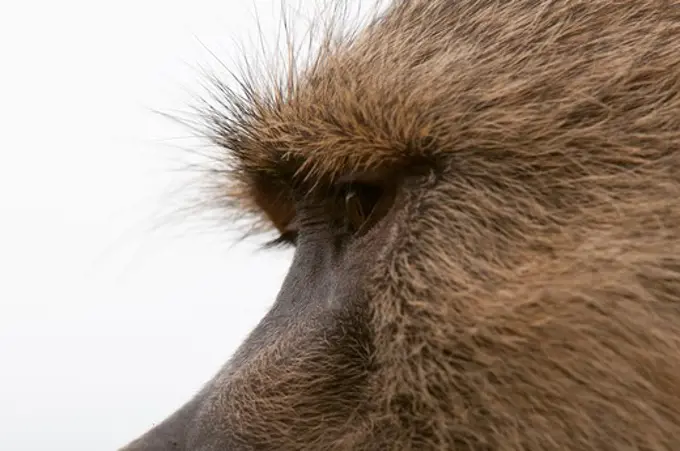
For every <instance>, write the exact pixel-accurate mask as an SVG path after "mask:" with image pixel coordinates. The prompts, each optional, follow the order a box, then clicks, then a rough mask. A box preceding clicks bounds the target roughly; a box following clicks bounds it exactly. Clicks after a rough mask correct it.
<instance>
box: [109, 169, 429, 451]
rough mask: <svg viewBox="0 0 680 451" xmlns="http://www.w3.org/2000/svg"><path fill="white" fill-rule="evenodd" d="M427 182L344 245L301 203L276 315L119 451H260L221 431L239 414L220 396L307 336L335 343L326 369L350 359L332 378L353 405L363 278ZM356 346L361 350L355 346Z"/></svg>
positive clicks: (362, 325) (364, 361)
mask: <svg viewBox="0 0 680 451" xmlns="http://www.w3.org/2000/svg"><path fill="white" fill-rule="evenodd" d="M421 174H422V172H421ZM428 178H429V177H423V176H422V175H416V176H413V177H411V179H412V181H413V182H416V183H410V184H402V185H401V186H402V190H401V191H402V196H398V197H397V198H396V199H394V202H393V203H392V204H391V207H390V208H389V209H387V210H386V211H384V216H383V217H382V218H381V219H380V220H379V221H377V222H376V223H374V226H373V227H372V228H371V229H370V230H368V231H367V232H366V233H365V234H363V235H361V236H358V237H357V236H349V235H345V236H344V237H343V238H342V239H340V240H339V239H338V236H339V233H340V231H339V230H337V227H336V226H335V225H333V224H332V223H331V221H329V220H328V218H327V215H326V214H324V212H323V211H321V209H320V208H319V207H318V206H315V205H314V201H307V202H303V203H302V204H303V205H300V203H298V205H297V219H296V221H297V223H298V224H299V226H298V228H299V232H298V238H297V242H296V250H295V255H294V258H293V262H292V265H291V267H290V270H289V272H288V274H287V276H286V278H285V280H284V282H283V285H282V287H281V289H280V291H279V294H278V296H277V298H276V302H275V303H274V305H273V306H272V308H271V310H270V311H269V312H268V313H267V315H266V316H265V317H264V318H263V319H262V321H261V322H260V323H259V324H258V326H257V327H256V328H255V329H254V330H253V331H252V333H251V334H250V335H249V337H248V338H247V339H246V340H245V342H244V343H242V345H241V346H240V347H239V349H238V350H237V351H236V353H235V355H234V356H233V357H232V358H231V360H230V361H229V362H228V363H227V364H226V365H225V366H224V367H223V368H222V369H221V370H220V372H219V373H218V374H217V375H216V376H215V377H214V378H213V379H212V380H211V381H210V382H209V383H208V384H206V386H205V387H204V388H203V389H202V390H201V391H200V392H199V393H198V394H197V395H196V396H195V397H194V398H193V399H192V400H190V401H189V402H188V403H186V404H185V405H184V406H183V407H181V408H180V409H179V410H178V411H177V412H175V413H174V414H173V415H171V416H170V417H169V418H167V419H166V420H165V421H163V422H162V423H160V424H158V425H157V426H155V427H154V428H153V429H151V430H150V431H148V432H147V433H146V434H144V435H143V436H141V437H140V438H138V439H136V440H135V441H133V442H132V443H130V444H129V445H127V446H126V447H124V448H122V450H121V451H165V450H191V451H218V450H220V451H224V450H230V451H239V450H250V449H263V447H262V444H254V443H248V442H247V439H245V440H246V441H244V440H243V439H242V438H237V437H235V436H234V434H232V432H231V431H229V430H225V429H224V427H223V426H222V425H221V424H222V420H221V418H222V416H223V415H226V414H227V413H226V412H229V410H230V409H234V408H238V407H237V406H229V405H228V401H227V405H225V401H224V396H223V395H224V394H225V393H227V392H229V391H230V390H239V387H238V386H234V384H233V383H232V376H233V375H234V374H235V373H237V372H238V371H239V369H240V368H242V367H245V366H246V365H248V364H249V362H251V361H255V360H257V359H258V356H259V354H260V353H264V352H266V351H267V349H268V348H269V349H270V348H272V347H274V346H277V345H278V344H280V340H284V339H285V340H286V341H290V342H297V343H300V342H301V343H304V342H305V341H306V340H307V339H308V338H309V337H317V338H318V337H319V336H323V337H324V338H325V339H326V340H328V341H329V342H330V346H329V348H328V349H329V351H328V352H329V367H332V366H334V365H337V363H336V362H337V361H338V360H337V359H338V355H337V354H342V353H345V354H346V355H345V356H344V359H345V360H344V362H345V365H343V368H344V370H343V371H344V373H338V374H336V375H335V377H337V386H338V387H339V390H346V393H347V399H352V398H351V397H352V395H353V392H355V391H356V390H357V382H356V380H354V381H353V380H351V377H349V378H348V377H347V375H346V373H347V372H349V373H355V372H359V373H367V372H368V371H366V370H369V365H370V362H369V360H370V358H369V357H368V355H369V353H370V349H371V346H372V343H371V339H370V333H369V332H368V331H367V327H366V323H367V322H368V321H367V319H366V315H367V309H366V296H365V295H363V290H362V275H363V274H365V273H366V271H367V269H369V268H370V266H371V262H373V261H375V260H374V258H375V256H376V255H378V253H380V252H381V251H384V249H385V248H387V247H389V244H390V243H391V242H393V241H394V236H393V234H394V231H395V228H394V226H395V225H396V224H397V223H400V224H401V225H402V226H403V225H404V224H408V223H409V218H407V217H405V216H404V213H405V211H406V210H407V209H406V208H404V205H405V199H404V197H406V196H404V195H405V194H407V193H408V192H409V191H410V193H409V194H411V195H413V194H414V191H416V190H415V189H414V187H416V186H421V187H423V188H422V189H424V186H425V185H424V184H421V183H417V182H418V181H420V182H426V180H427V179H428ZM402 181H405V178H402ZM430 181H431V179H430ZM406 185H410V186H411V188H410V189H409V188H407V187H406ZM408 197H411V196H408ZM318 202H320V201H317V203H318ZM310 204H312V205H310ZM341 236H342V235H341ZM284 337H285V338H284ZM357 343H359V344H360V346H356V344H357ZM347 344H350V345H351V346H348V345H347ZM362 347H363V349H364V352H362V351H361V348H362ZM284 349H285V350H286V351H285V352H286V353H287V354H286V355H284V356H283V358H282V361H285V360H287V359H288V358H297V357H301V358H305V357H307V354H306V352H305V347H304V345H302V346H292V347H285V348H284ZM347 349H354V351H351V350H350V351H347ZM357 349H358V350H357ZM334 350H335V351H337V353H336V352H334ZM331 354H332V356H331ZM258 370H259V371H261V372H266V373H268V374H271V375H276V374H278V373H279V369H278V368H277V367H274V366H269V367H264V368H259V369H258ZM354 370H357V371H354ZM369 371H370V370H369ZM274 377H276V376H274ZM348 379H349V380H348ZM303 396H304V395H303ZM321 402H323V400H321ZM231 413H233V411H232V412H231ZM265 447H266V445H265Z"/></svg>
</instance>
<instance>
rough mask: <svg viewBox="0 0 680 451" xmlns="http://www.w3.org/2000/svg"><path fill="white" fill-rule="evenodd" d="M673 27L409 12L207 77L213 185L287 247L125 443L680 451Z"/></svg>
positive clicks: (679, 113) (647, 14) (678, 90)
mask: <svg viewBox="0 0 680 451" xmlns="http://www.w3.org/2000/svg"><path fill="white" fill-rule="evenodd" d="M333 36H336V35H333ZM679 42H680V5H679V4H678V3H677V2H674V1H655V0H626V1H620V2H616V4H615V5H614V4H612V3H611V2H609V1H604V0H591V1H589V2H574V1H567V0H564V1H561V0H552V1H548V0H545V1H529V0H509V1H505V2H495V1H472V0H459V1H447V0H432V1H428V2H425V1H396V2H395V4H394V5H393V6H392V7H391V8H390V9H389V10H387V12H386V13H385V14H384V15H383V16H381V17H380V18H378V19H376V20H375V21H374V22H372V23H371V24H370V25H369V26H368V27H367V28H366V29H364V30H363V31H362V32H361V33H358V34H352V35H349V36H347V37H346V39H344V40H342V39H340V40H329V41H328V43H326V44H324V45H322V46H321V50H320V51H319V54H318V56H317V57H316V59H314V60H312V61H311V63H310V64H309V65H308V66H307V67H304V68H301V69H300V70H299V71H293V70H291V71H290V74H291V75H289V78H288V79H286V80H284V82H282V83H280V84H277V85H276V86H273V87H271V89H269V90H268V89H260V88H258V87H257V86H256V85H257V83H256V80H254V79H253V78H246V79H245V80H241V83H240V86H241V87H243V88H244V89H243V90H242V91H240V92H235V91H232V90H230V89H229V88H227V87H225V86H224V85H221V84H219V83H218V84H216V90H215V92H216V102H214V104H213V105H214V106H206V107H204V109H203V110H201V113H202V116H201V120H202V123H203V124H205V130H206V135H207V136H209V137H210V138H211V139H212V140H213V142H214V143H215V144H216V147H217V149H218V154H217V158H213V159H212V160H211V161H216V162H217V163H216V164H217V167H216V168H214V169H215V170H214V171H210V174H211V175H212V178H211V179H210V181H209V182H210V186H209V187H210V188H211V191H209V193H210V194H212V195H214V199H215V202H216V203H217V204H219V205H221V206H224V207H226V208H228V209H231V210H232V211H235V212H239V213H246V214H248V215H250V216H251V217H252V218H253V219H254V220H259V222H258V224H260V225H265V226H268V227H270V228H272V229H275V230H277V231H278V232H279V233H280V236H281V237H280V238H279V239H278V240H276V241H277V243H279V244H288V245H292V246H295V256H294V259H293V263H292V265H291V268H290V271H289V273H288V276H287V277H286V279H285V281H284V283H283V286H282V287H281V290H280V293H279V295H278V298H277V299H276V302H275V303H274V305H273V307H272V309H271V311H270V312H269V313H268V314H267V315H266V316H265V317H264V318H263V319H262V321H261V323H260V324H259V325H258V326H257V328H256V329H255V330H254V331H253V332H252V333H251V335H250V336H249V337H248V339H247V340H246V341H245V342H244V343H243V345H242V346H241V347H240V349H239V350H238V351H237V352H236V354H235V355H234V356H233V357H232V358H231V360H230V361H229V362H228V363H227V364H226V365H225V366H224V368H223V369H222V370H221V371H220V372H219V373H218V374H217V376H216V377H215V378H214V379H213V380H212V381H210V382H209V383H208V384H207V385H206V386H205V387H204V389H203V390H202V391H201V392H200V393H199V394H197V395H196V396H195V397H194V398H193V399H192V400H191V401H189V402H188V403H187V404H186V405H185V406H184V407H182V408H181V409H179V410H178V411H177V412H176V413H175V414H174V415H172V416H171V417H169V418H168V419H167V420H166V421H164V422H163V423H161V424H160V425H158V426H156V427H155V428H154V429H153V430H151V431H150V432H148V433H147V434H146V435H144V436H143V437H141V438H139V439H138V440H136V441H135V442H133V443H132V444H130V445H128V447H127V448H125V450H127V451H151V450H171V449H175V450H198V451H217V450H230V451H232V450H233V451H239V450H439V449H441V450H453V449H455V450H488V451H512V450H562V449H564V450H576V449H578V450H622V449H630V450H633V449H636V450H650V451H651V450H668V451H670V450H677V449H680V46H679V45H678V43H679ZM293 69H294V68H293Z"/></svg>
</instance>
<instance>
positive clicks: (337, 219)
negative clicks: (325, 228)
mask: <svg viewBox="0 0 680 451" xmlns="http://www.w3.org/2000/svg"><path fill="white" fill-rule="evenodd" d="M327 199H328V207H329V208H324V209H321V210H319V211H325V212H327V213H328V214H329V215H330V216H329V218H328V220H329V221H330V223H331V224H332V226H333V228H334V229H335V230H336V231H337V232H338V236H337V238H338V239H339V240H344V239H346V238H347V237H351V236H358V235H362V234H364V233H365V232H367V231H368V230H369V229H370V228H371V226H373V225H374V224H375V223H376V222H378V220H379V219H380V218H381V217H382V216H383V215H384V213H385V212H386V211H387V209H389V202H387V201H388V200H389V199H390V198H389V196H386V191H385V190H384V189H383V188H382V187H381V186H378V185H372V184H366V183H356V182H352V183H346V184H342V185H340V186H337V187H336V188H335V189H334V190H333V191H332V194H331V195H330V196H329V197H328V198H327ZM298 219H299V218H298ZM317 219H318V218H317ZM300 222H305V221H300ZM295 224H298V221H297V220H293V222H292V223H291V225H289V227H288V228H287V229H286V230H284V231H282V232H281V235H280V236H279V237H278V238H276V239H274V240H272V241H270V242H269V243H267V244H266V247H275V246H295V245H296V244H297V241H298V234H299V228H298V227H297V226H296V225H295ZM303 228H304V227H303Z"/></svg>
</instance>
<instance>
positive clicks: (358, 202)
mask: <svg viewBox="0 0 680 451" xmlns="http://www.w3.org/2000/svg"><path fill="white" fill-rule="evenodd" d="M341 193H342V197H343V198H342V202H343V207H342V209H341V211H340V214H341V215H342V217H343V222H344V228H345V231H346V232H348V233H351V234H353V235H355V234H362V233H364V232H366V231H367V230H368V229H369V228H370V227H371V225H373V223H374V222H375V219H377V218H376V214H375V213H376V207H377V206H378V205H379V204H380V201H381V199H382V197H383V189H382V188H381V187H379V186H376V185H369V184H363V183H362V184H357V183H352V184H347V185H344V186H343V187H342V189H341Z"/></svg>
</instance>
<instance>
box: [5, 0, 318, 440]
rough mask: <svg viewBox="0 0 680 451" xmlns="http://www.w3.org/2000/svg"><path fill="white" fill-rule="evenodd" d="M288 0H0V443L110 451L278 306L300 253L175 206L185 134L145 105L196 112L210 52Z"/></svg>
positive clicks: (230, 47)
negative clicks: (196, 218)
mask: <svg viewBox="0 0 680 451" xmlns="http://www.w3.org/2000/svg"><path fill="white" fill-rule="evenodd" d="M287 3H288V4H292V5H293V7H297V8H299V10H300V11H303V10H304V9H305V8H306V6H305V4H307V5H312V4H314V3H315V2H314V1H312V0H310V1H306V2H299V1H298V2H296V1H288V2H287ZM295 5H297V6H295ZM280 6H281V5H280V1H273V2H272V1H270V0H261V1H259V0H250V1H243V0H220V1H217V0H213V1H208V0H194V1H191V2H188V1H184V2H179V1H176V2H172V1H168V0H164V1H160V0H135V1H132V0H119V1H115V2H113V1H110V2H104V1H94V2H93V1H75V0H63V1H48V0H44V1H23V2H18V1H17V2H5V3H4V4H3V6H1V7H0V156H1V157H0V450H2V451H23V450H31V451H37V450H68V451H81V450H82V451H86V450H87V451H97V450H114V449H116V448H117V447H119V446H121V445H123V444H124V443H126V442H127V441H129V440H130V439H132V438H134V437H135V436H137V435H138V434H140V433H142V432H144V431H145V430H146V429H148V428H149V427H151V426H152V425H153V424H154V423H155V422H158V421H160V420H162V419H163V418H164V417H165V416H167V415H169V414H170V413H171V412H172V411H173V410H174V409H176V408H177V407H179V406H180V405H181V404H182V403H183V402H185V401H187V400H188V399H189V398H190V396H191V395H192V394H193V393H194V392H195V391H196V390H197V389H199V387H200V386H201V385H202V384H203V383H204V382H206V381H207V380H208V379H209V378H211V377H212V376H213V374H214V373H215V372H216V371H217V370H218V369H219V367H220V366H221V365H222V364H223V363H224V362H225V361H226V360H227V358H228V357H229V356H230V355H231V353H232V352H233V351H234V349H235V347H236V346H237V345H238V344H239V343H240V341H241V340H242V339H243V338H244V336H245V335H246V334H247V333H248V332H249V330H250V329H251V328H252V327H253V326H254V325H255V324H256V323H257V322H258V320H259V319H260V318H261V317H262V315H263V314H264V313H265V312H266V310H267V308H268V307H269V306H270V305H271V302H272V301H273V299H274V297H275V295H276V292H277V291H278V288H279V285H280V283H281V280H282V279H283V277H284V275H285V272H286V270H287V265H288V264H289V261H290V258H291V255H292V254H291V251H258V250H257V246H258V245H259V244H261V243H262V240H254V241H247V242H245V243H242V244H234V239H235V235H233V234H231V233H229V232H227V231H226V229H227V225H226V224H225V230H224V231H220V230H216V229H215V227H210V226H207V225H206V227H205V228H202V225H201V224H200V222H199V223H196V222H191V221H189V222H188V223H187V222H182V219H191V218H183V217H182V215H181V214H180V215H175V216H173V217H169V216H168V215H167V213H168V212H172V211H173V208H176V206H177V205H178V203H177V201H178V200H180V201H181V200H182V196H183V191H182V189H181V187H182V186H183V183H184V181H185V175H186V174H183V173H182V171H176V170H175V169H176V168H177V167H178V164H177V162H178V158H179V159H180V160H181V158H182V155H183V152H182V150H181V149H178V147H182V146H184V147H191V146H192V145H193V144H192V142H191V140H186V139H184V138H187V137H188V136H189V132H188V131H187V130H185V129H183V128H182V127H180V126H179V125H177V124H174V123H172V122H169V121H168V120H166V119H163V118H161V117H159V116H157V115H155V114H154V113H152V111H151V110H152V109H155V110H164V111H167V110H172V109H182V108H183V107H185V106H186V102H187V101H188V100H190V97H188V96H187V93H191V92H196V91H198V89H199V84H200V79H199V75H198V71H197V68H198V67H199V65H202V64H204V63H207V65H211V64H212V63H211V61H212V60H211V56H210V54H209V52H207V51H206V49H205V48H204V46H206V47H208V48H209V49H210V50H211V51H212V52H214V53H215V54H217V55H218V56H219V57H220V59H222V60H223V61H224V62H225V63H227V64H230V63H231V61H233V60H234V58H236V57H237V56H238V55H239V54H240V51H239V49H238V47H236V46H235V43H244V44H245V45H246V48H247V47H248V42H250V41H252V40H257V36H258V31H257V27H256V25H257V22H258V19H256V15H255V12H256V11H257V12H258V14H259V22H260V24H261V26H262V31H263V32H264V33H265V34H269V35H271V36H275V34H276V30H277V26H276V25H277V19H276V13H277V12H279V11H280ZM300 8H301V9H300ZM293 9H295V8H293ZM212 62H213V63H214V61H212ZM178 198H179V199H178Z"/></svg>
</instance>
